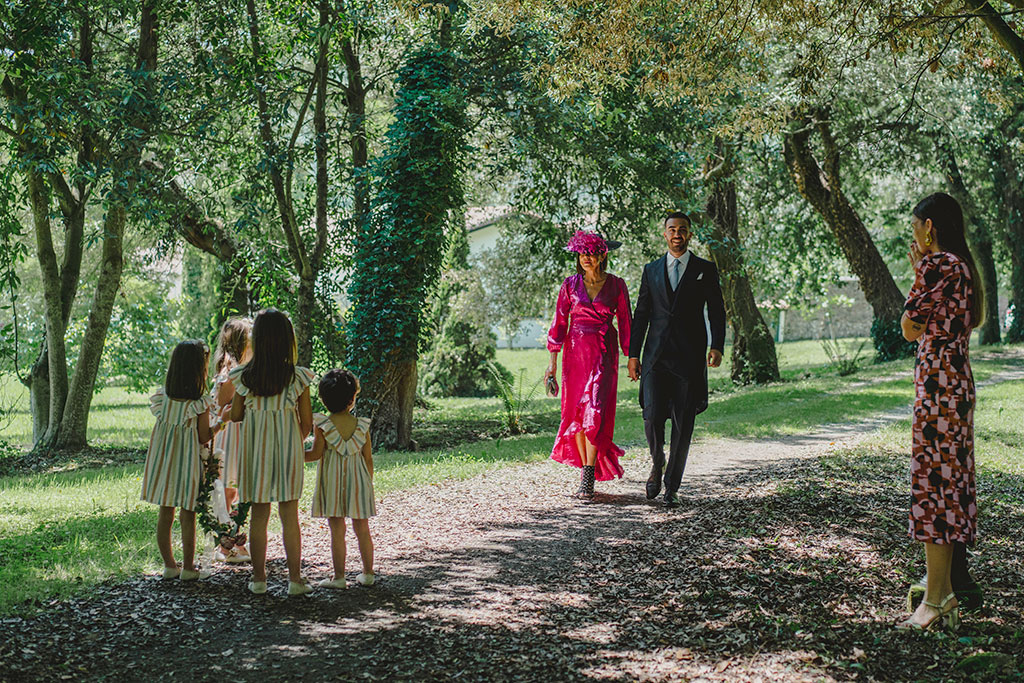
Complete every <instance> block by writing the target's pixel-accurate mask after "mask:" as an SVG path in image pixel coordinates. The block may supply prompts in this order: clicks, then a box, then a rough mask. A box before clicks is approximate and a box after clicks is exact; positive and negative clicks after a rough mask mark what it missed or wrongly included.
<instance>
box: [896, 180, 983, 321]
mask: <svg viewBox="0 0 1024 683" xmlns="http://www.w3.org/2000/svg"><path fill="white" fill-rule="evenodd" d="M913 213H914V215H915V216H917V217H918V218H919V219H920V220H922V221H926V220H928V219H931V221H932V227H934V228H935V240H936V241H937V242H938V243H939V246H940V247H941V248H942V250H943V251H948V252H950V253H951V254H956V255H957V256H959V257H960V258H961V259H962V260H963V261H964V263H966V264H967V268H968V270H970V271H971V301H970V305H971V327H977V326H978V325H980V324H981V323H982V321H983V320H984V319H985V288H984V286H983V285H982V282H981V278H980V277H979V276H978V267H977V266H976V265H974V256H972V255H971V249H970V247H968V246H967V233H966V231H965V230H964V212H963V210H962V209H961V208H960V203H959V202H957V200H955V199H953V198H952V197H950V196H949V195H948V194H946V193H945V192H936V193H935V194H930V195H928V196H927V197H925V198H924V199H922V200H921V201H919V202H918V203H917V206H915V207H914V211H913Z"/></svg>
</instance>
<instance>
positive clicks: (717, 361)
mask: <svg viewBox="0 0 1024 683" xmlns="http://www.w3.org/2000/svg"><path fill="white" fill-rule="evenodd" d="M721 364H722V352H721V351H719V350H718V349H711V350H710V351H708V366H709V367H712V368H717V367H718V366H719V365H721Z"/></svg>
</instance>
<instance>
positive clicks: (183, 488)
mask: <svg viewBox="0 0 1024 683" xmlns="http://www.w3.org/2000/svg"><path fill="white" fill-rule="evenodd" d="M209 358H210V349H209V348H208V347H207V346H206V342H203V341H200V340H198V339H189V340H188V341H183V342H181V343H180V344H178V345H177V346H176V347H175V348H174V351H173V352H172V353H171V362H170V364H169V365H168V366H167V378H166V380H165V381H164V388H163V389H160V390H158V391H157V392H156V393H155V394H153V395H152V396H151V397H150V399H149V404H150V405H149V407H150V410H151V411H152V412H153V415H155V416H156V424H155V425H154V426H153V435H152V436H151V437H150V440H149V450H148V451H147V452H146V468H145V470H144V471H143V474H142V500H144V501H147V502H149V503H153V504H155V505H159V506H160V515H159V518H158V521H157V525H156V544H157V547H158V548H159V549H160V556H161V557H162V558H163V561H164V578H165V579H173V578H177V577H180V578H181V580H182V581H194V580H195V579H198V578H201V577H202V578H206V576H208V574H206V573H205V572H204V573H203V574H202V575H201V574H200V572H199V571H197V570H196V568H195V565H194V560H195V552H196V513H195V509H196V504H197V498H198V496H199V484H200V482H201V481H202V478H203V457H204V456H203V452H202V451H203V450H204V447H203V444H206V443H209V441H210V439H212V438H213V436H214V434H216V433H217V431H219V429H220V425H217V426H216V427H214V428H213V429H211V428H210V406H211V405H213V401H212V400H211V399H210V397H209V396H208V395H207V394H206V365H207V362H208V361H209ZM175 508H181V549H182V565H183V566H182V567H181V568H180V569H179V568H178V564H177V563H176V562H175V561H174V552H173V551H172V550H171V526H172V525H173V524H174V509H175Z"/></svg>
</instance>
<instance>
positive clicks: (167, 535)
mask: <svg viewBox="0 0 1024 683" xmlns="http://www.w3.org/2000/svg"><path fill="white" fill-rule="evenodd" d="M182 512H184V510H183V511H182ZM173 525H174V508H173V507H170V506H168V505H161V506H160V514H159V516H158V517H157V521H156V547H157V548H159V549H160V557H161V558H162V559H163V561H164V566H165V567H167V568H168V569H177V568H178V563H177V562H175V561H174V551H173V550H172V549H171V526H173Z"/></svg>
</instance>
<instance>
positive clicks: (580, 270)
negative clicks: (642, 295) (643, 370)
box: [544, 230, 633, 501]
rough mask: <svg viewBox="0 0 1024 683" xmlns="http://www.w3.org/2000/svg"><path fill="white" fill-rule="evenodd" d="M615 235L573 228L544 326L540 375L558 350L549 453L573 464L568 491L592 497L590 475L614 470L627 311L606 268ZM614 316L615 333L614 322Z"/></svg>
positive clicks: (625, 297) (618, 283) (604, 476)
mask: <svg viewBox="0 0 1024 683" xmlns="http://www.w3.org/2000/svg"><path fill="white" fill-rule="evenodd" d="M619 246H620V244H619V242H614V241H607V240H605V239H604V238H602V237H601V236H600V235H598V234H596V233H592V232H585V231H583V230H579V231H577V232H576V234H575V235H573V237H572V239H571V240H569V244H568V245H567V246H566V251H570V252H575V253H576V254H577V256H576V274H575V275H573V276H570V277H567V278H566V279H565V281H564V282H563V283H562V288H561V290H559V292H558V303H557V304H556V306H555V319H554V321H553V322H552V323H551V329H550V330H549V331H548V351H550V352H551V363H550V364H549V366H548V369H547V372H545V373H544V378H545V379H546V380H547V379H550V378H552V377H554V375H555V372H556V370H557V365H558V353H559V351H562V349H563V346H564V350H565V354H564V355H563V357H562V421H561V424H560V425H559V427H558V436H557V437H555V445H554V447H553V448H552V449H551V458H552V459H553V460H557V461H558V462H562V463H565V464H567V465H572V466H573V467H579V468H580V469H581V470H582V471H581V476H580V487H579V489H578V490H577V491H576V493H575V494H574V495H575V497H577V498H579V499H581V500H583V501H589V500H592V499H593V497H594V480H595V479H597V480H598V481H606V480H609V479H612V478H613V477H621V476H622V465H620V464H619V458H620V457H622V454H623V450H622V449H621V448H620V447H618V446H617V445H615V443H614V442H613V441H612V436H613V434H614V431H615V402H616V400H617V396H618V393H617V388H618V381H619V360H618V359H619V349H622V354H623V355H625V356H628V355H629V331H630V326H631V325H632V322H633V312H632V309H631V308H630V305H629V292H628V291H627V289H626V282H625V281H624V280H623V279H622V278H619V277H616V276H614V275H611V274H609V273H608V272H607V270H606V269H607V265H608V250H609V249H615V248H617V247H619ZM615 322H618V324H619V329H618V333H617V334H616V331H615V325H614V323H615Z"/></svg>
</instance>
